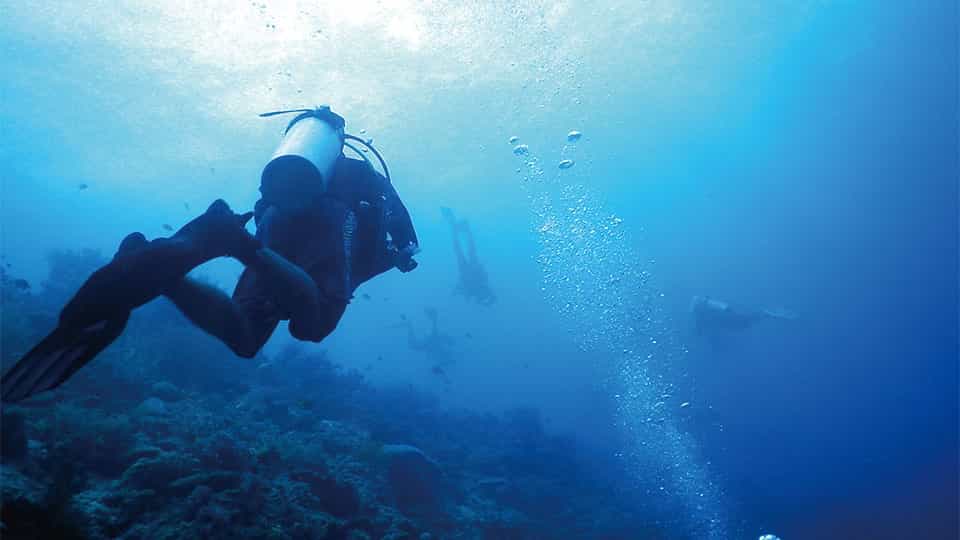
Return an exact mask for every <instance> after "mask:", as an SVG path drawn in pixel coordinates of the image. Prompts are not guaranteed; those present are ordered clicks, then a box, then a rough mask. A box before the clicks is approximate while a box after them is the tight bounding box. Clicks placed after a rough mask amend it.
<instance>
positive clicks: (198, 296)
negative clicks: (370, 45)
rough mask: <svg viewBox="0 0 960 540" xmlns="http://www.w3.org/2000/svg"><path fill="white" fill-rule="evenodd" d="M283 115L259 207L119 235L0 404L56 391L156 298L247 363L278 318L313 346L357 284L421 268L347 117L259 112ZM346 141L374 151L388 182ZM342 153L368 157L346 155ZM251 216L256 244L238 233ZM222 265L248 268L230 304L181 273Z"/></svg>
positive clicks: (404, 220) (4, 385)
mask: <svg viewBox="0 0 960 540" xmlns="http://www.w3.org/2000/svg"><path fill="white" fill-rule="evenodd" d="M290 112H296V113H300V114H298V115H297V116H296V117H295V118H294V119H293V120H292V121H291V122H290V123H289V124H288V126H287V129H286V131H285V133H284V137H283V139H282V141H281V143H280V146H279V148H278V149H277V151H276V152H275V153H274V154H273V157H272V159H271V160H270V162H269V163H268V164H267V165H266V167H264V170H263V173H262V175H261V184H260V193H261V199H260V200H259V201H257V203H256V206H255V208H254V211H253V212H247V213H244V214H236V213H234V212H233V211H232V210H231V209H230V207H229V206H228V205H227V203H225V202H224V201H222V200H219V199H218V200H216V201H214V203H213V204H211V205H210V207H209V208H208V209H207V211H206V212H205V213H204V214H202V215H201V216H199V217H197V218H196V219H194V220H192V221H190V222H189V223H187V224H186V225H184V226H183V227H182V228H181V229H180V230H178V231H177V232H176V233H174V234H173V235H172V236H170V237H169V238H157V239H155V240H152V241H148V240H147V239H146V238H145V237H144V236H143V234H141V233H133V234H130V235H128V236H127V237H126V238H124V240H123V241H122V242H121V244H120V247H119V249H118V250H117V254H116V255H115V256H114V257H113V259H112V260H111V261H110V262H109V263H108V264H106V265H105V266H103V267H102V268H100V269H98V270H97V271H95V272H94V273H93V275H91V276H90V278H89V279H87V281H86V282H85V283H84V284H83V285H82V286H81V287H80V290H79V291H77V293H76V295H75V296H74V297H73V298H72V299H71V300H70V302H69V303H67V305H66V306H65V307H64V308H63V311H62V312H61V313H60V319H59V324H58V325H57V328H56V329H55V330H54V331H53V332H52V333H50V334H49V335H48V336H47V337H46V338H45V339H44V340H43V341H41V342H40V343H39V344H38V345H37V346H36V347H34V348H33V349H32V350H30V351H29V352H28V353H27V354H26V356H24V357H23V358H22V359H21V360H20V361H19V362H17V363H16V364H15V365H14V366H13V367H12V368H10V369H9V370H8V371H7V372H6V373H5V374H4V375H3V377H2V380H0V397H2V400H3V401H4V402H15V401H20V400H23V399H25V398H28V397H30V396H32V395H34V394H37V393H39V392H43V391H46V390H51V389H53V388H56V387H57V386H59V385H60V384H61V383H63V382H64V381H66V380H67V379H68V378H69V377H70V376H71V375H72V374H73V373H75V372H76V371H77V370H78V369H80V368H81V367H83V366H84V365H85V364H86V363H88V362H89V361H90V360H92V359H93V358H94V357H95V356H96V355H97V354H98V353H99V352H100V351H102V350H103V349H104V348H105V347H107V346H108V345H109V344H110V343H112V342H113V341H114V340H115V339H116V338H117V337H118V336H120V334H121V333H122V332H123V329H124V327H125V326H126V324H127V320H128V319H129V317H130V313H131V312H132V311H133V310H134V309H136V308H138V307H140V306H142V305H144V304H146V303H147V302H150V301H151V300H153V299H155V298H157V297H158V296H161V295H162V296H166V297H167V298H169V299H170V300H172V301H173V303H174V304H175V305H176V306H177V307H178V308H179V309H180V311H181V312H183V314H184V315H185V316H186V317H187V319H189V320H190V321H191V322H193V323H194V324H195V325H196V326H198V327H200V328H201V329H203V330H204V331H206V332H207V333H209V334H211V335H212V336H214V337H216V338H218V339H219V340H221V341H222V342H223V343H225V344H226V345H227V346H228V347H230V349H231V350H232V351H233V352H234V353H235V354H237V355H238V356H241V357H244V358H252V357H253V356H255V355H256V354H257V352H258V351H259V350H260V349H261V348H262V347H263V345H264V343H266V341H267V339H269V337H270V335H271V334H272V333H273V331H274V330H275V329H276V327H277V324H278V323H279V322H280V321H281V320H289V321H290V325H289V329H290V333H291V335H292V336H293V337H295V338H297V339H300V340H305V341H314V342H319V341H321V340H323V339H324V338H325V337H327V336H328V335H329V334H330V333H331V332H332V331H333V330H334V328H336V326H337V324H338V323H339V321H340V318H341V317H342V315H343V313H344V310H345V309H346V306H347V304H348V303H349V301H350V299H351V298H352V296H353V292H354V291H355V290H356V288H357V287H358V286H359V285H360V284H362V283H364V282H365V281H367V280H369V279H371V278H373V277H375V276H377V275H379V274H381V273H383V272H386V271H387V270H390V269H391V268H398V269H399V270H400V271H401V272H409V271H411V270H413V269H414V268H416V267H417V262H416V261H415V260H414V259H413V255H415V254H416V253H417V252H419V242H418V240H417V235H416V232H415V231H414V228H413V223H412V221H411V219H410V215H409V213H408V212H407V210H406V208H405V207H404V205H403V203H402V201H401V200H400V198H399V196H398V195H397V192H396V191H395V190H394V188H393V186H392V184H391V182H390V173H389V170H388V169H387V167H386V163H385V162H384V161H383V158H382V157H381V156H380V154H379V152H377V150H376V149H375V148H373V147H372V146H370V145H369V144H368V143H366V142H365V141H363V140H362V139H359V138H357V137H354V136H352V135H349V134H346V133H345V132H344V129H343V128H344V124H345V122H344V120H343V118H342V117H341V116H339V115H337V114H335V113H334V112H332V111H331V110H330V108H329V107H326V106H324V107H318V108H316V109H298V110H293V111H279V112H277V113H267V114H265V115H261V116H272V115H274V114H281V113H290ZM349 141H357V142H358V143H359V144H362V145H364V146H366V147H367V148H368V149H369V150H370V151H372V152H373V154H374V155H376V156H377V158H378V159H379V161H380V164H381V166H382V167H383V174H380V173H379V172H377V171H376V169H375V168H374V167H373V165H372V164H371V163H370V162H369V160H367V158H366V157H365V156H364V155H363V154H362V153H360V152H357V148H356V147H355V146H353V145H352V144H351V143H350V142H349ZM344 147H347V148H350V149H351V150H353V151H355V152H356V153H357V154H358V155H360V156H361V157H362V158H363V160H358V159H352V158H348V157H346V156H345V155H344V153H343V152H344ZM250 218H253V219H254V220H255V223H256V226H257V232H256V236H253V235H251V234H250V233H248V232H247V230H246V229H245V228H244V227H245V225H246V223H247V222H248V221H249V220H250ZM218 257H232V258H235V259H237V260H239V261H240V262H241V263H243V265H244V266H245V268H244V270H243V273H242V275H241V276H240V279H239V282H238V283H237V285H236V288H235V290H234V292H233V296H232V297H230V296H227V295H226V294H225V293H224V292H223V291H221V290H219V289H217V288H216V287H212V286H210V285H206V284H204V283H201V282H199V281H196V280H194V279H191V278H189V277H187V273H189V272H190V271H191V270H193V269H194V268H196V267H197V266H199V265H201V264H203V263H205V262H207V261H210V260H212V259H215V258H218Z"/></svg>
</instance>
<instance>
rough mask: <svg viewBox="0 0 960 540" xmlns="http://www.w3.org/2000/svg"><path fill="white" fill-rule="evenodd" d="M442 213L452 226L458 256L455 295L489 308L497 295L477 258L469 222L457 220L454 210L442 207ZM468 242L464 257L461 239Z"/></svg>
mask: <svg viewBox="0 0 960 540" xmlns="http://www.w3.org/2000/svg"><path fill="white" fill-rule="evenodd" d="M440 213H441V214H443V217H444V219H446V220H447V223H448V224H449V225H450V234H451V235H453V251H454V253H455V254H456V256H457V270H458V271H459V278H458V280H457V286H456V287H455V288H454V290H453V292H454V294H462V295H463V297H464V298H466V299H467V300H471V299H472V300H476V301H477V303H478V304H480V305H484V306H489V305H490V304H493V303H494V302H496V301H497V295H496V294H494V292H493V290H492V289H491V288H490V283H489V281H488V280H487V271H486V270H485V269H484V268H483V263H481V262H480V259H479V258H478V257H477V246H476V243H475V242H474V240H473V232H472V231H471V230H470V223H469V222H468V221H467V220H459V221H458V220H457V218H456V217H455V216H454V215H453V210H451V209H449V208H447V207H442V208H441V209H440ZM461 236H462V237H464V238H465V239H466V241H467V253H466V255H464V253H463V247H462V246H461V245H460V237H461Z"/></svg>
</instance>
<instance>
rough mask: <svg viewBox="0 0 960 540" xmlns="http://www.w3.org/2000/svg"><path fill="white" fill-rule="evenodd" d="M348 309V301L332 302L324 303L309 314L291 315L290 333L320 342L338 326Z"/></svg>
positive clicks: (303, 338)
mask: <svg viewBox="0 0 960 540" xmlns="http://www.w3.org/2000/svg"><path fill="white" fill-rule="evenodd" d="M346 309H347V304H346V302H330V303H324V304H322V305H321V306H320V307H319V309H317V310H316V311H315V312H313V313H312V314H310V315H308V316H303V315H301V316H299V317H291V318H290V335H291V336H293V337H295V338H297V339H301V340H303V341H313V342H317V343H319V342H320V341H323V340H324V338H326V337H327V336H329V335H330V334H331V333H332V332H333V331H334V330H335V329H336V328H337V325H338V324H339V323H340V319H341V318H342V317H343V313H344V311H346Z"/></svg>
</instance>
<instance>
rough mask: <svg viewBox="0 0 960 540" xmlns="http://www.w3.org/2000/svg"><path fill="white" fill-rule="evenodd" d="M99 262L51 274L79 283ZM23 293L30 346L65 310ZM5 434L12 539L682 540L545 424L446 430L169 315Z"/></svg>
mask: <svg viewBox="0 0 960 540" xmlns="http://www.w3.org/2000/svg"><path fill="white" fill-rule="evenodd" d="M95 258H96V256H95V254H93V253H90V252H82V253H80V254H72V255H71V254H70V253H61V254H59V255H57V256H56V257H53V258H52V259H51V260H52V261H53V262H55V263H56V265H55V267H54V270H53V271H54V272H57V271H60V272H65V273H67V275H66V278H65V279H67V280H69V279H71V278H74V277H76V276H75V275H74V274H76V271H75V268H76V267H77V266H81V267H82V266H83V265H89V264H91V263H92V262H93V261H94V259H95ZM57 269H59V270H57ZM8 282H9V280H5V281H4V283H8ZM51 283H59V281H58V280H57V279H55V278H52V279H51ZM4 287H5V288H4V295H5V298H6V297H8V296H9V297H10V298H15V301H13V300H11V301H7V302H5V303H4V305H3V310H4V315H9V316H7V317H3V329H2V330H3V333H2V336H0V337H2V339H3V342H4V343H5V344H6V343H15V344H28V343H29V342H30V341H31V340H32V339H35V338H36V337H37V336H40V335H42V334H43V333H44V332H45V331H47V330H48V329H49V328H48V327H46V326H44V325H50V324H52V322H51V321H52V319H50V318H49V317H48V316H47V315H44V314H49V313H55V312H56V307H55V306H56V305H57V303H58V302H60V301H61V300H62V291H61V290H60V288H59V287H58V288H55V289H54V290H52V291H51V292H49V293H44V292H41V293H37V294H32V293H30V292H23V291H20V290H17V291H12V290H7V288H9V287H8V285H4ZM18 321H19V322H18ZM23 321H34V322H33V323H24V322H23ZM22 350H23V349H22V348H20V347H19V345H18V348H16V349H12V351H13V352H11V349H10V348H9V347H8V348H6V349H5V350H4V353H3V354H4V356H3V358H2V360H3V363H4V365H5V366H9V365H10V362H12V361H14V360H15V359H16V356H15V354H16V353H17V352H22ZM2 427H3V454H2V457H3V460H2V466H0V470H2V480H3V482H2V521H3V527H4V529H3V537H4V538H5V539H7V538H11V539H17V538H24V539H26V538H68V539H71V538H78V539H79V538H85V539H107V538H121V539H124V540H135V539H161V540H162V539H175V538H177V539H179V538H205V539H221V538H222V539H227V538H231V539H236V538H264V539H276V540H293V539H326V540H335V539H343V540H346V539H354V540H361V539H378V540H379V539H391V540H400V539H410V540H416V539H420V540H431V539H549V538H606V539H616V538H660V537H663V532H662V531H658V530H653V529H650V528H649V524H650V523H652V522H653V520H652V519H651V518H650V516H644V515H642V513H641V512H640V511H639V510H638V508H637V507H636V505H635V504H632V503H631V502H629V501H630V498H628V497H622V496H621V495H622V494H623V493H624V491H625V490H627V489H629V486H626V485H624V483H623V482H622V481H620V480H619V479H617V478H615V477H614V478H611V476H610V472H609V471H610V470H612V469H613V468H612V467H610V464H609V463H608V462H605V461H604V460H603V459H597V456H596V455H592V454H591V453H590V452H589V451H586V450H584V449H583V448H581V447H579V446H578V445H577V444H575V443H574V442H573V441H571V440H569V439H567V438H564V437H558V436H555V435H551V434H548V433H547V432H545V431H544V429H543V427H542V424H541V420H540V417H539V415H538V414H537V412H536V411H535V410H531V409H524V410H516V411H511V412H509V413H506V414H503V415H493V414H477V413H473V412H469V411H451V410H445V409H443V408H442V407H440V406H439V405H438V404H437V403H436V402H435V401H434V400H433V399H432V398H431V397H430V396H428V395H424V394H421V393H418V392H416V391H413V390H411V389H409V388H377V387H374V386H372V385H370V384H368V383H367V382H366V381H365V380H364V378H363V376H362V375H360V374H359V373H357V372H355V371H350V370H344V369H341V368H339V367H338V366H337V365H336V364H335V363H334V362H333V360H332V359H331V358H329V357H328V356H327V355H326V354H325V353H323V352H317V351H316V350H311V349H306V348H299V347H292V348H289V349H287V350H284V351H282V352H280V353H279V354H277V355H275V356H273V357H270V358H267V357H265V356H260V357H258V358H256V359H254V360H253V361H252V362H251V361H240V360H238V359H236V358H234V357H232V356H231V355H230V354H229V352H228V351H227V350H226V349H225V348H224V347H222V346H221V345H219V344H217V343H215V342H213V340H211V339H209V338H208V337H207V336H204V335H203V334H201V333H200V332H198V331H196V330H195V329H192V328H190V327H189V326H188V325H187V324H186V323H185V322H184V321H183V320H182V318H181V317H180V316H179V314H178V313H176V312H175V310H173V309H172V308H171V307H170V306H169V305H164V304H163V303H161V302H157V303H154V304H151V305H149V306H147V307H146V308H144V309H142V310H140V311H138V313H137V314H136V316H135V317H134V318H133V320H132V321H131V323H130V328H129V331H128V332H127V333H126V334H125V335H124V336H123V337H122V338H121V339H120V340H119V341H118V342H117V343H116V344H115V345H114V346H112V347H111V348H110V349H108V350H107V351H105V352H104V353H103V355H102V356H101V357H100V358H98V359H97V361H96V362H94V363H92V364H91V365H89V366H88V367H86V368H85V369H84V370H82V371H81V372H79V373H78V374H77V375H76V376H75V377H74V378H73V379H72V380H70V381H69V382H68V383H67V384H65V385H64V386H63V387H61V388H60V389H58V390H57V391H56V392H54V393H50V394H46V395H43V396H38V397H37V398H35V399H31V400H29V401H27V402H26V403H24V404H23V405H21V406H8V407H5V409H4V410H3V425H2ZM645 527H647V528H645ZM638 531H642V535H640V536H637V534H636V533H637V532H638Z"/></svg>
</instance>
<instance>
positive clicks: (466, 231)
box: [461, 220, 479, 263]
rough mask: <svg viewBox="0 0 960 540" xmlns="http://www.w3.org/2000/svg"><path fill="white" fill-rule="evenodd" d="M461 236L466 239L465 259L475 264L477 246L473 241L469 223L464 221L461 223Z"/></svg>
mask: <svg viewBox="0 0 960 540" xmlns="http://www.w3.org/2000/svg"><path fill="white" fill-rule="evenodd" d="M461 226H462V227H463V235H464V236H466V237H467V259H468V260H469V261H470V262H473V263H477V262H479V261H477V244H476V243H475V242H474V241H473V231H471V230H470V223H469V222H468V221H466V220H464V221H463V222H462V223H461Z"/></svg>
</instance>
